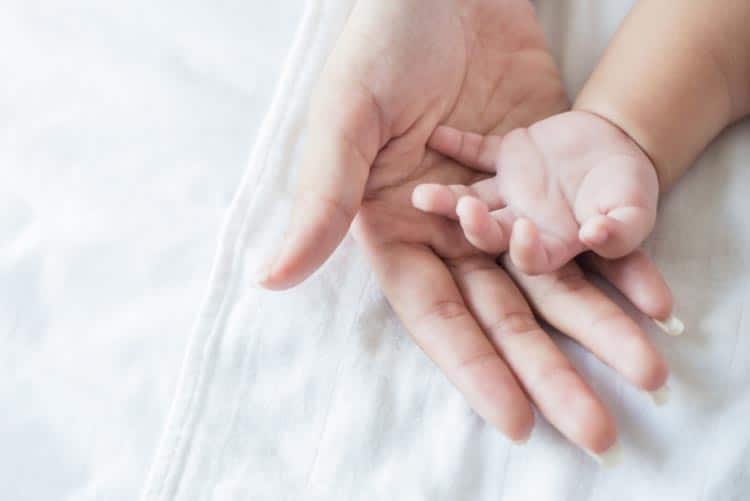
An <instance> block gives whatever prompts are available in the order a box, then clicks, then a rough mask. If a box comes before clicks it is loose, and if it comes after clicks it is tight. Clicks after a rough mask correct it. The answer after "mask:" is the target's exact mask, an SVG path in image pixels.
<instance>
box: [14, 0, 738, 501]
mask: <svg viewBox="0 0 750 501" xmlns="http://www.w3.org/2000/svg"><path fill="white" fill-rule="evenodd" d="M248 4H252V5H248ZM78 5H79V8H78V9H72V11H71V10H70V8H67V7H66V8H65V9H63V8H62V7H56V8H55V9H52V10H53V12H52V13H50V12H49V11H48V10H46V9H43V8H41V7H33V8H32V7H29V4H28V3H27V2H22V1H21V0H18V1H16V2H12V3H11V4H9V6H4V7H2V9H3V11H4V12H3V14H5V13H6V12H5V11H7V13H8V14H9V15H8V16H0V33H4V36H5V37H10V40H9V41H12V42H13V43H8V44H3V45H2V46H0V47H1V48H0V57H1V58H2V59H1V60H0V63H2V67H11V68H16V69H17V70H18V74H16V73H13V74H9V78H7V79H3V80H2V83H0V85H2V86H3V89H4V90H6V92H4V93H3V95H4V96H6V97H4V101H3V108H2V113H0V117H2V118H0V120H2V122H0V123H3V124H6V123H7V126H3V128H2V133H3V135H2V137H1V138H0V140H2V148H1V149H0V155H2V156H0V165H2V166H3V167H2V169H3V170H2V173H3V177H2V178H1V179H2V183H3V184H2V185H1V186H2V187H3V188H6V189H7V193H4V194H3V196H2V197H0V205H2V207H3V209H2V211H1V212H0V274H1V275H0V277H1V278H0V294H2V296H0V299H1V300H2V303H0V342H1V343H2V345H1V346H2V351H0V353H2V357H3V359H2V366H1V367H2V374H3V378H2V380H0V404H1V405H2V407H3V409H7V410H6V411H5V412H3V414H2V415H0V436H1V437H2V443H3V447H2V448H0V488H2V490H3V491H4V492H3V498H4V499H33V500H37V499H39V500H47V499H107V500H110V499H133V498H134V497H135V494H134V493H135V492H136V491H137V490H138V488H139V487H140V484H141V482H142V481H143V476H144V471H145V468H146V463H147V462H148V458H149V456H150V454H151V453H152V451H153V447H154V442H155V440H156V436H157V435H158V430H159V428H160V427H161V423H162V421H161V420H162V419H164V420H165V421H166V427H165V428H164V432H163V436H162V438H161V443H160V445H159V448H158V451H157V452H156V454H155V456H154V458H153V464H152V465H151V471H150V474H149V476H148V480H147V481H146V486H145V489H144V491H143V499H144V500H146V501H167V500H169V501H183V500H201V501H202V500H209V499H210V500H234V499H257V500H269V501H271V500H273V501H276V500H300V499H304V500H318V499H320V500H327V501H328V500H360V499H361V500H370V499H372V500H380V499H391V500H394V501H400V500H405V501H417V500H422V499H424V500H438V501H439V500H458V499H460V500H464V499H465V500H472V501H473V500H477V501H483V500H488V501H489V500H493V501H495V500H500V499H502V500H506V501H507V500H511V501H515V500H523V501H527V500H532V501H533V500H542V501H546V500H550V501H558V500H562V501H566V500H571V501H572V500H575V501H579V500H597V501H598V500H601V501H610V500H615V501H617V500H630V499H658V500H669V499H680V500H683V499H706V500H714V499H721V500H732V499H737V500H739V499H746V498H747V495H746V491H747V489H748V488H749V487H750V474H749V473H748V466H747V461H748V460H747V457H748V452H749V451H748V449H749V447H748V446H749V445H750V427H748V426H747V424H746V423H747V422H748V418H749V417H750V394H748V391H749V390H748V387H749V386H750V385H748V383H749V382H750V381H749V380H750V346H748V344H749V343H750V341H748V339H747V338H746V337H745V336H743V335H742V334H743V332H744V330H745V320H744V318H745V317H744V313H745V311H746V310H747V307H748V292H749V291H750V289H749V286H748V285H747V284H748V283H749V281H748V279H749V278H750V277H748V271H747V266H746V264H748V263H747V261H748V256H750V221H748V220H747V218H746V217H745V213H746V212H747V211H748V210H750V200H749V197H748V196H747V193H748V189H749V188H748V187H750V172H748V169H747V166H746V165H744V164H743V160H745V159H746V158H748V156H749V155H750V141H748V139H750V126H748V124H743V125H740V126H738V127H735V128H734V129H732V130H731V131H729V132H728V133H727V134H724V135H723V136H722V138H721V139H720V140H719V141H718V142H717V143H716V144H714V145H713V146H712V147H711V148H710V150H709V151H708V152H707V153H706V154H705V155H704V156H703V158H702V159H701V161H700V162H699V165H698V166H696V168H695V169H693V170H692V171H691V172H690V173H689V174H688V175H687V176H686V177H685V178H684V179H683V180H682V181H681V183H680V184H679V185H678V187H677V188H676V189H675V190H674V192H673V193H672V194H670V195H669V196H668V197H667V198H666V199H665V200H664V203H663V205H662V208H661V215H660V220H659V224H658V227H657V229H656V231H655V234H654V237H653V238H652V239H651V240H650V241H649V243H648V245H647V248H648V250H649V252H650V253H651V255H652V256H653V257H654V258H655V259H656V260H657V262H658V264H659V265H660V267H661V268H662V269H663V270H664V272H665V274H666V276H667V278H668V279H669V281H670V283H671V285H672V286H673V288H674V291H675V297H676V299H677V308H678V312H679V314H680V316H681V317H682V318H683V320H685V322H686V324H687V326H688V330H687V332H686V334H685V335H684V337H682V338H677V339H674V338H667V337H665V336H663V335H660V334H659V333H658V332H657V330H656V329H654V328H653V326H652V325H650V322H644V326H645V327H647V328H648V329H649V331H650V332H651V333H652V334H653V338H654V340H655V342H656V343H657V345H658V346H659V348H660V349H661V350H662V352H663V353H664V354H665V355H666V357H667V359H668V360H669V362H670V365H671V368H672V380H671V386H672V394H671V401H670V403H669V405H668V406H666V407H662V408H655V407H653V406H651V405H650V404H649V402H648V400H647V399H646V398H645V397H644V396H643V395H641V394H639V393H638V392H637V391H635V390H633V389H632V388H631V387H630V386H628V385H627V384H626V383H625V382H624V381H623V380H622V379H621V378H619V377H617V376H616V375H615V374H613V373H612V371H610V370H609V369H607V368H606V367H603V366H602V365H601V364H600V363H599V362H598V361H597V360H595V359H594V358H593V357H592V356H590V355H589V354H587V353H585V352H583V351H582V350H579V349H577V348H576V347H575V346H572V344H571V343H569V342H566V341H564V340H561V345H562V346H563V348H564V349H565V350H566V351H567V352H568V353H570V354H571V356H572V358H573V359H574V361H575V362H576V364H577V366H578V367H579V368H580V370H581V372H583V373H584V374H585V375H586V376H588V378H589V380H590V381H591V382H592V385H593V386H594V388H595V389H596V390H597V392H598V393H599V394H600V395H601V396H602V398H603V399H604V400H605V402H606V403H607V404H608V405H609V406H610V408H611V409H612V411H613V413H614V414H615V416H616V417H617V420H618V424H619V427H620V430H621V441H622V443H623V447H624V453H625V455H624V460H623V462H622V463H621V464H620V466H619V467H617V468H616V469H614V470H599V469H598V468H597V467H596V466H595V465H594V463H593V462H592V461H591V460H590V459H588V458H587V457H586V456H584V455H583V454H582V453H581V452H580V451H578V450H577V449H575V448H574V447H572V446H571V445H569V444H568V443H566V442H565V441H564V440H563V439H562V438H561V437H560V436H559V435H558V434H557V433H556V432H555V431H554V430H552V429H551V428H550V427H549V426H548V425H547V424H545V423H544V422H543V421H542V420H541V419H540V420H539V421H538V423H539V424H538V426H537V429H536V430H535V432H534V435H533V437H532V440H531V441H530V442H529V443H528V444H527V445H526V446H524V447H517V446H512V445H510V444H509V443H508V442H507V441H506V440H505V439H503V438H502V437H501V436H500V435H499V434H497V433H495V432H494V431H493V430H491V429H490V428H488V427H487V426H486V425H484V424H483V423H482V422H481V421H480V420H479V419H478V418H476V417H475V416H474V415H473V414H472V413H471V412H470V410H469V409H468V408H467V407H466V405H465V403H464V401H463V399H462V398H461V396H460V395H459V394H458V393H457V392H456V391H455V390H454V389H453V388H452V387H451V386H450V385H449V384H448V382H447V381H446V380H445V378H444V377H443V376H442V374H441V373H440V372H439V371H437V370H436V369H435V368H434V367H433V366H432V365H431V363H430V362H429V361H428V360H427V359H426V357H425V356H424V355H423V354H422V353H421V352H420V351H419V350H418V349H417V348H416V347H415V345H414V344H413V343H412V342H411V340H410V339H409V338H408V337H407V336H406V335H405V333H404V331H403V329H402V327H401V326H400V324H399V322H398V320H397V319H396V318H395V317H394V315H393V313H392V311H391V310H390V308H389V306H388V305H387V303H386V301H385V300H384V298H383V297H382V294H381V293H380V291H379V289H378V286H377V283H376V282H375V281H374V278H373V277H372V274H371V272H370V271H369V268H368V266H367V263H366V262H365V260H364V259H363V258H362V256H361V255H360V254H359V252H358V251H357V248H356V246H355V245H354V244H353V243H352V242H351V241H347V242H346V243H345V244H344V245H343V246H342V248H341V249H339V251H338V252H337V253H336V255H335V256H334V258H333V259H332V260H331V261H330V262H329V263H328V264H327V265H326V266H325V267H324V269H323V270H322V271H321V272H320V273H317V274H316V275H315V276H314V277H313V278H312V279H311V280H310V281H308V282H307V283H306V284H304V285H303V286H302V287H300V288H298V289H295V290H292V291H289V292H286V293H281V294H273V293H266V292H262V291H259V290H257V289H254V288H252V287H251V286H250V283H251V274H252V272H253V270H254V268H255V266H257V264H258V261H259V255H260V254H262V252H263V249H264V248H266V247H267V246H268V242H269V241H272V240H274V239H275V238H276V237H277V232H278V230H279V229H280V228H282V227H283V223H284V222H285V218H286V215H287V213H288V209H289V203H290V193H291V186H292V179H293V176H294V167H295V166H296V164H297V160H298V158H299V146H300V144H301V142H302V141H303V140H304V121H303V118H304V110H305V105H306V103H307V99H308V96H309V92H310V88H311V86H312V84H313V82H314V81H315V77H316V75H317V74H318V73H319V71H320V69H321V65H322V63H323V61H324V59H325V56H326V54H327V52H328V50H329V49H330V48H331V46H332V44H333V43H334V41H335V39H336V36H337V34H338V33H339V32H340V30H341V27H342V26H343V23H344V21H345V18H346V15H347V13H348V9H349V8H350V6H351V0H346V1H344V0H310V1H309V2H308V4H307V7H306V9H305V13H304V15H303V16H302V12H301V10H302V9H301V2H300V1H292V0H279V1H277V2H274V5H266V2H239V1H238V2H232V3H231V4H230V6H227V4H224V3H222V7H216V6H214V5H212V4H210V3H209V4H206V5H198V4H197V3H196V4H187V5H185V4H184V3H181V4H179V7H178V5H177V4H176V3H175V4H174V5H170V6H169V7H170V8H171V10H169V9H168V10H167V12H165V13H163V12H161V11H160V9H162V8H164V6H162V5H160V6H159V7H155V6H152V5H151V4H150V3H148V2H145V1H139V2H128V3H123V5H122V6H121V7H120V8H119V9H113V8H112V7H111V6H109V5H107V7H106V8H105V7H103V6H98V4H95V3H89V2H84V0H80V2H79V4H78ZM628 6H629V2H615V1H614V0H611V1H609V2H596V1H591V0H589V1H585V0H567V1H562V2H561V1H555V0H546V1H543V2H539V7H540V12H539V13H540V17H541V19H542V21H543V24H544V26H545V29H546V31H547V33H548V34H549V38H550V45H551V46H552V48H553V52H554V54H555V56H556V58H557V60H558V61H559V62H560V64H561V67H562V70H563V75H564V79H565V81H566V84H567V86H568V89H569V91H570V93H571V94H574V93H575V91H576V90H577V89H578V88H579V87H580V85H581V84H582V82H583V81H584V79H585V77H586V75H587V74H588V72H589V71H590V69H591V68H592V67H593V65H594V63H595V61H596V58H597V56H598V55H599V53H600V51H601V49H602V48H603V47H604V46H605V44H606V41H607V39H608V38H609V36H610V35H611V33H612V32H613V30H614V29H615V27H616V25H617V23H618V22H619V20H620V19H621V17H622V15H623V14H624V13H625V12H626V11H627V8H628ZM46 7H49V5H47V6H46ZM300 16H301V17H302V21H301V25H300V28H299V30H298V31H297V35H296V38H295V42H294V46H293V48H292V51H291V55H290V59H289V60H288V61H287V63H286V66H285V70H284V72H283V76H282V78H281V81H280V83H279V84H278V86H277V89H276V97H275V99H274V102H273V104H272V105H271V106H270V111H269V113H268V114H267V115H266V118H265V119H264V121H263V123H262V126H261V127H260V131H259V133H258V136H257V141H256V145H255V148H254V151H253V155H252V159H251V162H250V165H249V167H248V169H247V171H246V172H245V174H244V178H243V181H242V183H241V185H240V187H239V190H238V192H237V194H236V196H235V199H234V202H233V204H232V207H231V209H230V211H229V213H228V215H227V217H226V219H225V222H224V225H223V229H222V231H221V236H220V242H219V246H218V252H217V254H216V258H215V261H214V266H213V273H212V277H211V279H210V284H209V287H208V292H207V294H206V297H205V299H204V301H203V306H202V307H201V310H200V313H199V314H198V315H197V322H196V324H195V327H194V329H193V333H192V337H191V339H190V342H189V344H188V345H187V347H186V344H185V343H184V342H183V339H185V337H186V336H187V334H186V329H187V323H188V322H189V321H190V320H191V319H192V318H193V317H194V316H195V315H194V313H193V309H194V307H195V306H196V305H197V304H198V301H197V296H196V295H197V294H199V293H200V289H201V287H203V286H204V284H205V273H206V270H207V266H208V263H207V259H208V256H209V254H210V252H211V251H210V249H211V248H212V246H213V241H212V239H213V235H214V233H215V228H214V225H215V224H216V223H217V221H218V216H219V212H220V211H221V209H222V207H223V206H224V201H225V200H226V195H227V193H228V192H229V191H230V190H231V187H232V186H233V185H234V184H235V183H236V181H237V179H238V176H237V174H238V169H237V162H238V161H239V160H240V159H241V158H242V150H241V147H242V144H243V142H244V141H245V140H246V138H247V137H250V136H252V135H253V132H254V127H255V125H256V123H257V119H255V120H254V119H253V118H252V117H253V116H256V117H257V113H259V112H260V111H261V110H264V109H266V103H265V101H264V99H263V98H264V97H265V96H267V95H268V91H269V89H270V85H271V82H273V81H274V80H275V79H276V76H277V75H278V74H279V71H280V61H278V60H279V59H280V54H282V53H283V52H284V49H285V48H286V47H287V44H286V42H285V39H286V38H288V37H289V36H290V35H289V33H291V32H292V30H293V29H294V27H295V26H296V23H297V20H298V19H299V18H300ZM61 19H62V21H63V22H61V21H60V20H61ZM248 26H250V27H248ZM8 34H10V35H8ZM167 34H168V35H167ZM134 40H136V41H137V43H136V41H134ZM261 47H262V48H263V50H262V51H261V50H260V48H261ZM19 53H20V54H22V55H21V56H19V55H18V54H19ZM92 61H94V63H92ZM248 61H252V64H250V63H249V62H248ZM6 62H8V63H9V65H6V64H5V63H6ZM45 63H46V64H45ZM21 73H23V74H24V75H25V76H23V77H22V76H19V74H21ZM29 75H30V76H29ZM643 77H646V76H645V75H644V76H643ZM39 90H43V91H44V92H42V93H41V95H42V96H44V99H43V100H39V99H38V98H37V99H36V100H33V101H32V97H35V96H36V95H37V94H38V93H39ZM71 96H72V97H71ZM248 101H250V102H248ZM252 113H255V114H256V115H252ZM248 116H249V117H250V118H248ZM29 117H33V119H30V118H29ZM6 121H7V122H6ZM745 163H746V162H745ZM6 166H7V167H6ZM232 169H234V170H232ZM8 171H10V175H9V176H8V175H7V174H5V173H6V172H8ZM6 176H7V177H6ZM6 207H7V208H6ZM185 347H186V348H185ZM183 348H185V349H186V350H187V355H186V358H185V360H184V362H183V365H182V368H181V369H180V371H181V372H180V382H179V384H178V385H177V387H176V388H175V387H174V385H173V382H174V377H175V375H176V374H177V371H178V365H179V362H178V360H177V357H179V356H180V355H181V353H182V350H183ZM173 395H174V396H175V398H174V401H173V404H172V409H171V411H170V413H169V417H168V418H167V417H166V416H165V414H164V412H165V406H166V401H168V400H170V399H171V398H172V396H173ZM5 485H8V486H10V487H9V491H8V490H7V489H5V488H4V486H5ZM8 492H10V494H8Z"/></svg>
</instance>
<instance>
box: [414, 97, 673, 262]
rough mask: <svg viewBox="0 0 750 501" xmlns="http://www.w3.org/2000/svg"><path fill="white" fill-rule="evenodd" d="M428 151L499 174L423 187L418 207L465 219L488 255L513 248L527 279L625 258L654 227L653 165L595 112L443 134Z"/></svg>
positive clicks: (465, 227) (442, 131) (439, 133)
mask: <svg viewBox="0 0 750 501" xmlns="http://www.w3.org/2000/svg"><path fill="white" fill-rule="evenodd" d="M429 145H430V147H432V148H433V149H434V150H436V151H437V152H439V153H442V154H443V155H446V156H448V157H451V158H453V159H455V160H457V161H458V162H461V163H463V164H466V165H468V166H471V167H474V168H477V169H480V170H483V171H486V172H493V173H495V177H494V178H490V179H485V180H483V181H479V182H477V183H475V184H473V185H471V186H463V185H451V186H444V185H437V184H421V185H418V186H417V187H416V188H415V189H414V192H413V197H412V202H413V204H414V206H415V207H416V208H418V209H420V210H423V211H426V212H432V213H435V214H440V215H443V216H447V217H453V218H456V217H457V218H458V219H459V221H460V223H461V226H462V228H463V230H464V234H465V235H466V238H467V239H468V240H469V242H471V243H472V244H473V245H474V246H476V247H477V248H479V249H481V250H482V251H484V252H487V253H490V254H500V253H502V252H505V251H506V250H508V251H509V252H510V258H511V260H512V261H513V263H514V264H515V265H516V266H517V267H518V268H519V269H520V270H522V271H524V272H526V273H530V274H537V273H547V272H550V271H553V270H556V269H558V268H560V267H561V266H563V265H564V264H565V263H567V262H568V261H570V260H571V259H572V258H574V257H575V256H576V255H578V254H580V253H581V252H584V251H586V250H592V251H594V252H595V253H597V254H598V255H600V256H602V257H605V258H618V257H622V256H625V255H627V254H629V253H630V252H632V251H633V250H635V249H636V248H637V247H638V246H639V245H640V243H641V242H642V241H643V240H644V239H645V238H646V237H647V236H648V234H649V233H650V232H651V229H652V228H653V226H654V220H655V217H656V208H657V202H658V198H659V181H658V178H657V174H656V169H655V167H654V165H653V163H652V162H651V160H650V159H649V158H648V156H646V154H644V153H643V151H641V149H640V147H639V146H638V145H637V144H636V143H635V142H634V141H633V140H631V139H630V138H629V137H628V136H627V135H626V134H624V133H623V132H622V131H621V130H620V129H618V128H617V127H616V126H614V125H613V124H611V123H610V122H608V121H607V120H605V119H603V118H601V117H599V116H597V115H594V114H591V113H587V112H582V111H571V112H567V113H562V114H559V115H555V116H553V117H550V118H548V119H546V120H542V121H540V122H537V123H535V124H534V125H532V126H531V127H529V128H527V129H516V130H514V131H512V132H510V133H508V134H506V135H505V136H504V137H499V136H481V135H479V134H473V133H469V132H462V131H459V130H456V129H453V128H451V127H438V128H437V129H436V130H435V132H434V133H433V135H432V137H431V138H430V142H429Z"/></svg>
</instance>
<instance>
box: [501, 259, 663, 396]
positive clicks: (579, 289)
mask: <svg viewBox="0 0 750 501" xmlns="http://www.w3.org/2000/svg"><path fill="white" fill-rule="evenodd" d="M504 264H505V267H506V269H507V270H508V271H509V273H510V274H511V275H512V276H513V278H514V279H515V281H516V283H518V284H519V286H520V287H521V288H522V289H523V290H524V292H525V294H526V297H527V298H528V300H529V302H530V303H531V305H532V306H533V307H534V309H535V310H536V311H537V312H538V313H539V315H540V316H541V317H542V318H543V319H544V320H545V321H547V322H548V323H549V324H550V325H552V326H553V327H555V328H556V329H558V330H560V331H561V332H563V333H565V334H566V335H568V336H570V337H571V338H573V339H575V340H577V341H578V342H579V343H581V344H582V345H583V346H585V347H586V348H587V349H588V350H590V351H591V352H592V353H594V354H595V355H596V356H597V357H598V358H599V359H600V360H602V361H603V362H605V363H606V364H607V365H609V366H610V367H612V368H613V369H615V370H616V371H618V372H619V373H620V374H622V375H623V376H624V377H625V378H626V379H627V380H628V381H630V382H631V383H632V384H634V385H635V386H637V387H639V388H641V389H643V390H646V391H649V392H659V391H660V390H661V389H662V388H663V387H664V385H665V384H666V381H667V376H668V369H667V364H666V362H665V361H664V359H663V358H662V356H661V355H660V354H659V352H658V351H657V350H656V348H655V347H654V346H653V344H652V343H651V342H650V341H649V340H648V338H647V337H646V335H645V333H644V332H643V331H642V330H641V329H640V327H638V325H637V324H636V323H635V322H634V321H633V320H632V319H631V318H630V317H629V316H628V315H627V314H626V313H625V312H624V311H623V310H622V309H621V308H620V307H619V306H617V304H615V303H614V302H613V301H612V300H611V299H609V298H608V297H607V296H606V295H605V294H604V293H603V292H602V291H601V290H599V289H598V288H597V287H595V286H594V285H593V284H591V283H590V282H589V281H588V280H587V279H586V277H585V276H584V275H583V272H582V271H581V269H580V268H579V267H578V266H577V265H576V264H575V263H569V264H568V265H566V266H565V267H563V268H561V269H560V270H558V271H557V272H554V273H549V274H546V275H536V276H530V275H526V274H524V273H522V272H520V271H519V270H518V269H517V268H515V267H514V266H513V264H512V263H511V262H510V260H508V259H505V260H504ZM660 394H661V393H657V394H656V396H657V397H658V396H659V395H660Z"/></svg>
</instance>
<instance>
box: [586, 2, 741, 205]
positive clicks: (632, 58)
mask: <svg viewBox="0 0 750 501" xmlns="http://www.w3.org/2000/svg"><path fill="white" fill-rule="evenodd" d="M748 27H750V2H748V1H746V0H690V1H680V2H667V1H664V0H641V1H640V2H639V3H638V4H637V5H636V6H635V7H634V8H633V10H632V12H631V13H630V14H629V15H628V17H627V19H626V20H625V22H624V23H623V25H622V27H621V28H620V30H619V32H618V33H617V35H616V36H615V37H614V39H613V41H612V43H611V44H610V46H609V47H608V49H607V51H606V52H605V54H604V56H603V58H602V60H601V62H600V64H599V65H598V67H597V68H596V70H595V71H594V73H593V74H592V76H591V78H590V79H589V81H588V82H587V83H586V85H585V86H584V89H583V90H582V91H581V93H580V95H579V97H578V99H577V100H576V104H575V106H574V107H575V108H576V109H580V110H585V111H589V112H593V113H596V114H598V115H601V116H603V117H604V118H606V119H608V120H609V121H611V122H613V123H614V124H615V125H617V126H618V127H620V128H621V129H623V130H624V131H625V132H626V133H627V134H628V135H630V136H631V137H632V138H633V139H634V140H635V141H636V142H638V143H639V145H640V146H641V148H643V149H644V151H645V152H646V153H647V154H648V155H649V156H650V157H651V159H652V161H653V162H654V164H655V165H656V168H657V170H658V174H659V178H660V186H661V189H662V190H665V189H668V188H669V186H670V185H671V184H672V183H673V182H674V181H675V180H676V179H677V178H678V177H679V176H680V175H681V174H682V173H683V172H684V170H685V169H686V168H687V167H688V166H689V165H690V164H691V163H692V162H693V161H694V160H695V158H696V157H697V156H698V154H699V153H700V151H701V150H702V149H703V148H705V146H706V145H707V144H708V143H709V142H710V141H711V140H712V139H713V138H714V137H715V136H716V135H717V134H718V133H719V132H720V131H721V130H722V129H723V128H724V127H726V126H727V125H729V124H730V123H731V122H733V121H735V120H737V119H739V118H741V117H743V116H745V115H746V114H748V113H749V112H750V28H748Z"/></svg>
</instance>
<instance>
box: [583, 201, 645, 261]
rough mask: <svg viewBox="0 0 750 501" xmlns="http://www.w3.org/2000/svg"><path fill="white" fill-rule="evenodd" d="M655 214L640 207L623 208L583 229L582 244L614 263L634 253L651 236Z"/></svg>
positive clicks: (597, 216)
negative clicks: (617, 259) (616, 259)
mask: <svg viewBox="0 0 750 501" xmlns="http://www.w3.org/2000/svg"><path fill="white" fill-rule="evenodd" d="M653 225H654V214H653V213H652V212H651V211H648V210H646V209H643V208H641V207H620V208H617V209H614V210H611V211H609V212H608V213H607V214H606V215H604V214H599V215H596V216H593V217H591V218H589V219H588V220H587V221H585V222H584V223H583V225H581V229H580V231H579V233H578V238H579V239H580V241H581V243H582V244H583V245H585V246H586V247H588V248H589V249H591V250H593V251H594V252H595V253H596V254H598V255H599V256H601V257H604V258H608V259H615V258H619V257H622V256H626V255H628V254H630V253H631V252H633V251H634V250H635V249H637V248H638V246H639V245H640V244H641V243H642V242H643V240H645V238H646V237H647V236H648V234H649V232H650V231H651V228H652V227H653Z"/></svg>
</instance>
